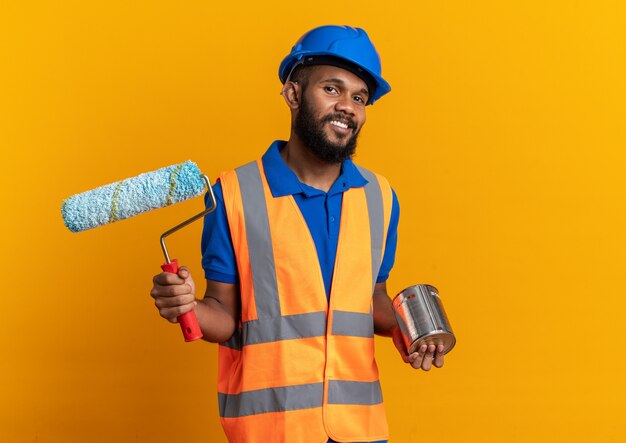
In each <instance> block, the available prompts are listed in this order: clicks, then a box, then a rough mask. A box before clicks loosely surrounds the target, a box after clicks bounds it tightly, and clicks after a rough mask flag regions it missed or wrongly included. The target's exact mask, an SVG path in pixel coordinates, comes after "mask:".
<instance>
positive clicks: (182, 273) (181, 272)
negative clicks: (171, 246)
mask: <svg viewBox="0 0 626 443" xmlns="http://www.w3.org/2000/svg"><path fill="white" fill-rule="evenodd" d="M178 276H179V277H180V278H182V279H184V280H186V279H187V278H189V277H190V276H191V272H190V271H189V268H188V267H187V266H181V267H180V268H178Z"/></svg>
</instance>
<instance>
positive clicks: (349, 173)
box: [201, 140, 400, 443]
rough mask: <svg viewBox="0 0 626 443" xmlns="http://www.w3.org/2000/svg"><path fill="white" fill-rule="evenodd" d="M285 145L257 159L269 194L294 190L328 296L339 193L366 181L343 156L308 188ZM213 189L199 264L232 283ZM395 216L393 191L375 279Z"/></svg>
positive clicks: (224, 226) (391, 241)
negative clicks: (327, 184)
mask: <svg viewBox="0 0 626 443" xmlns="http://www.w3.org/2000/svg"><path fill="white" fill-rule="evenodd" d="M285 144H286V142H285V141H280V140H279V141H275V142H274V143H272V145H271V146H270V147H269V149H268V150H267V151H266V152H265V154H264V155H263V158H262V162H263V168H264V169H265V175H266V177H267V181H268V184H269V187H270V191H271V192H272V195H273V196H274V197H282V196H286V195H293V198H294V200H295V201H296V203H297V205H298V208H299V209H300V212H302V215H303V216H304V220H305V221H306V223H307V225H308V227H309V231H310V232H311V236H312V237H313V242H314V243H315V248H316V250H317V255H318V258H319V262H320V268H321V270H322V277H323V279H324V285H325V288H326V297H330V289H331V282H332V278H333V270H334V267H335V257H336V255H337V241H338V239H339V221H340V219H341V204H342V201H343V192H344V191H347V190H348V189H350V188H352V187H357V188H358V187H362V186H365V184H367V180H366V179H365V178H364V177H363V176H362V175H361V173H360V172H359V170H358V169H357V168H356V166H355V165H354V163H353V162H352V161H351V160H345V161H344V162H343V164H342V167H341V174H340V175H339V177H338V178H337V180H336V181H335V183H334V184H333V185H332V186H331V188H330V189H329V190H328V192H324V191H321V190H319V189H315V188H312V187H310V186H308V185H306V184H304V183H302V182H300V180H299V179H298V177H297V176H296V174H295V173H294V172H293V171H292V170H291V169H289V167H288V166H287V164H286V163H285V162H284V160H283V158H282V157H281V155H280V150H281V149H282V148H283V147H284V146H285ZM213 192H214V194H215V198H216V200H217V208H216V210H215V211H213V212H212V213H210V214H208V215H207V216H206V217H205V221H204V230H203V232H202V243H201V249H202V267H203V268H204V275H205V277H206V279H207V280H214V281H219V282H223V283H233V284H234V283H237V282H238V280H239V278H238V272H237V262H236V260H235V253H234V250H233V244H232V240H231V236H230V231H229V228H228V219H227V217H226V210H225V208H224V198H223V194H222V187H221V184H220V183H219V182H218V183H216V184H215V185H214V186H213ZM205 200H206V198H205ZM399 217H400V207H399V204H398V199H397V197H396V194H395V192H393V202H392V209H391V219H390V223H389V229H388V232H387V239H386V246H385V254H384V256H383V260H382V263H381V267H380V271H379V274H378V278H377V280H376V281H377V282H384V281H386V280H387V278H388V277H389V272H390V271H391V268H392V267H393V264H394V260H395V254H396V245H397V240H398V220H399ZM329 442H332V440H329ZM376 443H385V442H376Z"/></svg>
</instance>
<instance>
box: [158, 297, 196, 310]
mask: <svg viewBox="0 0 626 443" xmlns="http://www.w3.org/2000/svg"><path fill="white" fill-rule="evenodd" d="M194 301H195V297H194V296H193V294H182V295H176V296H173V297H157V298H155V300H154V305H155V306H156V307H157V308H159V309H161V308H174V307H176V306H183V305H187V304H189V303H193V302H194Z"/></svg>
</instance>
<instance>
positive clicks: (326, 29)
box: [278, 26, 391, 105]
mask: <svg viewBox="0 0 626 443" xmlns="http://www.w3.org/2000/svg"><path fill="white" fill-rule="evenodd" d="M298 65H333V66H337V67H340V68H343V69H347V70H349V71H351V72H352V73H354V74H355V75H357V76H358V77H360V78H361V79H362V80H363V81H364V82H365V83H367V86H368V88H369V95H370V97H369V100H368V102H367V104H368V105H371V104H373V103H374V102H375V101H376V100H378V99H379V98H380V97H382V96H383V95H385V94H386V93H388V92H389V91H391V86H389V83H387V82H386V81H385V79H383V78H382V77H381V70H382V68H381V65H380V57H379V56H378V52H376V48H374V45H373V44H372V42H371V41H370V39H369V37H368V36H367V33H366V32H365V31H364V30H363V29H361V28H352V27H350V26H320V27H319V28H315V29H312V30H310V31H309V32H307V33H306V34H304V35H303V36H302V37H300V40H298V41H297V42H296V45H295V46H294V47H293V48H291V53H290V54H289V55H288V56H287V57H285V58H284V60H283V61H282V62H281V64H280V68H279V69H278V77H279V78H280V81H281V82H282V83H283V84H284V83H285V82H286V81H287V80H288V79H289V77H290V76H291V73H292V72H293V70H294V69H295V68H296V66H298Z"/></svg>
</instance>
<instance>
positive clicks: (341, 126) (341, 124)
mask: <svg viewBox="0 0 626 443" xmlns="http://www.w3.org/2000/svg"><path fill="white" fill-rule="evenodd" d="M330 124H331V125H335V126H339V127H340V128H343V129H348V124H347V123H343V122H338V121H337V120H333V121H331V122H330Z"/></svg>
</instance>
